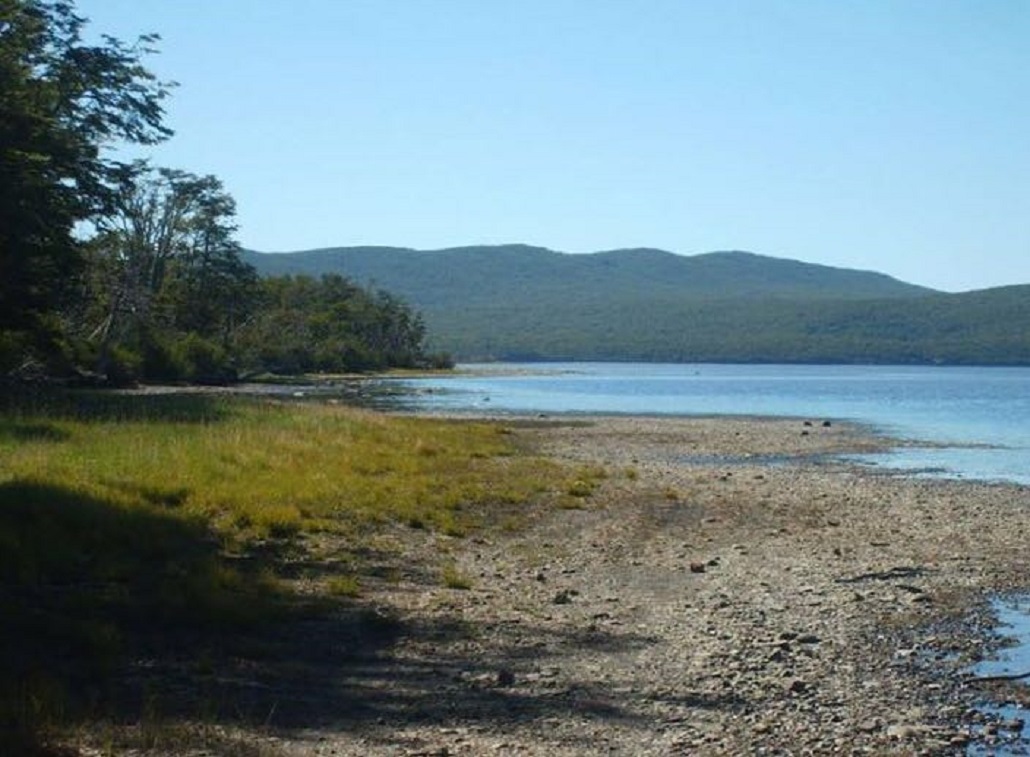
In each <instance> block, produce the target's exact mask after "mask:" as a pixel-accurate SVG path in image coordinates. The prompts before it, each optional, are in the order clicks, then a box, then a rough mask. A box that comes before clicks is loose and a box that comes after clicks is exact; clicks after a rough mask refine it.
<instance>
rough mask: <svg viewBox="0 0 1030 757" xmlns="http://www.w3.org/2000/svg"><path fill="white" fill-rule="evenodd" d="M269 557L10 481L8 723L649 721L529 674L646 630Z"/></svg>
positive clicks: (377, 726)
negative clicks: (275, 573)
mask: <svg viewBox="0 0 1030 757" xmlns="http://www.w3.org/2000/svg"><path fill="white" fill-rule="evenodd" d="M269 560H270V561H273V562H275V561H276V560H277V558H276V557H275V556H274V555H272V554H271V553H270V554H269ZM268 565H269V561H263V560H239V559H233V560H229V559H228V558H226V557H224V556H223V555H222V554H221V552H220V544H219V543H218V542H217V540H215V539H214V538H213V537H212V535H211V534H210V532H209V531H208V529H207V528H206V526H205V525H204V524H202V523H199V522H195V521H190V520H188V519H185V518H184V517H182V516H181V515H180V514H179V513H177V512H175V511H169V510H168V509H167V508H166V507H163V506H161V505H155V506H154V507H153V508H151V509H146V508H134V509H131V510H130V509H125V508H122V507H119V506H117V505H115V504H112V503H109V502H104V501H99V500H96V499H90V498H88V497H83V496H82V495H80V494H78V493H76V492H74V491H70V490H67V489H63V488H58V487H53V486H47V485H43V484H39V483H34V482H27V481H15V482H8V483H6V484H2V485H0V617H2V618H3V619H4V622H3V623H2V624H0V734H3V733H4V732H6V733H7V734H13V736H8V741H7V743H8V744H17V743H18V741H16V740H15V739H20V740H21V742H22V743H23V744H27V745H31V744H33V743H39V741H40V739H41V738H42V737H41V736H40V734H43V735H44V736H45V734H46V733H47V732H49V730H50V729H51V728H58V729H60V728H63V727H66V726H69V725H74V724H75V723H83V724H91V723H96V722H98V721H103V722H107V723H111V724H113V725H114V726H115V727H118V726H120V725H136V724H140V723H142V722H145V721H147V720H148V719H151V720H158V721H160V722H162V723H167V724H171V725H174V724H190V723H198V722H199V723H205V724H215V725H222V724H224V725H237V726H244V727H249V728H272V729H277V730H280V731H285V732H293V733H298V734H299V733H300V732H302V731H306V730H308V729H317V728H333V729H347V730H361V731H362V732H363V733H365V734H367V738H368V739H369V740H370V741H371V742H376V741H379V742H382V743H384V744H389V743H392V741H391V740H392V739H394V738H395V734H396V733H397V732H398V729H400V728H401V727H403V726H404V725H406V724H412V723H423V724H431V725H440V726H453V725H478V726H482V727H487V728H496V729H498V730H499V731H510V730H511V729H514V728H517V727H519V726H520V725H524V724H526V723H529V722H532V721H535V720H539V719H545V718H555V717H558V718H579V719H584V718H586V719H595V720H604V721H606V722H620V723H624V724H628V725H633V724H636V725H639V726H640V727H647V725H648V724H647V723H644V722H643V721H642V720H641V719H640V716H639V714H638V713H639V712H640V709H639V707H638V706H637V705H638V704H639V703H638V702H636V701H634V699H633V695H632V694H630V693H618V692H612V691H609V690H607V689H606V688H605V686H604V685H603V682H602V681H601V680H600V679H598V680H580V681H573V682H570V681H569V680H567V679H565V682H564V683H563V684H561V685H557V684H555V686H553V687H550V688H548V687H547V686H524V685H522V684H523V681H524V680H525V678H524V677H526V676H533V675H537V676H540V675H544V673H542V672H541V671H543V670H544V669H545V668H547V666H559V667H560V666H561V664H562V657H563V655H564V654H568V652H569V650H576V649H589V650H591V651H592V652H595V653H600V654H607V653H612V654H615V653H626V652H632V651H633V650H635V649H639V648H643V647H646V646H648V645H650V644H653V643H654V641H655V640H654V639H651V638H648V637H645V636H640V635H638V634H635V633H632V632H622V631H611V630H604V629H598V628H596V627H594V626H589V627H586V628H582V629H578V630H564V631H562V630H555V629H554V628H551V627H545V626H544V625H538V624H535V623H534V622H532V621H530V620H526V621H525V622H524V623H519V624H517V625H514V626H510V627H509V626H508V625H505V624H504V623H501V622H497V623H493V624H489V626H490V627H485V626H478V625H476V624H473V623H470V622H469V621H467V620H465V619H464V618H463V617H462V614H461V610H460V608H457V609H454V610H447V611H444V612H440V613H435V614H431V615H428V616H425V617H410V618H403V617H399V616H396V615H394V614H392V613H391V612H390V611H387V610H383V609H379V608H377V607H375V606H372V604H371V603H370V602H365V601H362V600H343V599H339V600H327V599H318V600H312V599H307V600H305V599H302V598H300V597H298V596H297V595H290V594H287V593H286V592H284V591H283V590H281V589H280V588H277V587H278V586H279V585H278V584H276V582H274V581H272V580H269V579H267V578H266V577H264V576H265V573H264V572H263V570H264V569H267V567H268ZM307 567H308V569H309V570H312V569H313V570H318V569H319V567H322V566H317V565H309V566H307ZM325 569H326V571H327V572H328V571H329V570H330V566H325ZM412 577H418V578H419V580H422V578H424V577H421V576H420V575H419V572H418V571H415V573H414V574H413V576H412ZM508 676H511V677H510V678H508V680H506V677H508ZM713 704H716V705H717V704H718V703H713ZM726 706H736V705H735V704H734V703H726ZM598 746H599V747H600V745H598ZM584 747H585V748H589V745H584ZM9 748H11V747H9ZM10 753H17V751H16V750H15V751H13V752H10Z"/></svg>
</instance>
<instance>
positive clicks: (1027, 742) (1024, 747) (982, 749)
mask: <svg viewBox="0 0 1030 757" xmlns="http://www.w3.org/2000/svg"><path fill="white" fill-rule="evenodd" d="M994 612H995V614H996V615H997V618H998V629H997V630H998V634H999V635H1000V636H1002V637H1004V638H1006V639H1007V640H1008V641H1009V644H1008V645H1007V646H1005V647H1004V648H1003V649H1001V650H1000V651H999V653H998V654H997V655H995V656H993V657H992V658H991V659H988V660H984V661H983V662H980V663H978V664H977V665H975V666H974V667H973V668H972V670H971V671H970V673H971V674H972V675H976V676H995V675H1021V674H1023V673H1030V596H1027V595H1024V596H1020V597H1015V598H1013V597H1009V598H1006V599H998V600H995V602H994ZM1024 680H1030V678H1028V679H1024ZM978 709H979V710H980V711H981V712H983V713H985V714H986V715H988V716H990V717H991V718H992V719H994V720H996V721H998V722H1000V723H1001V724H1002V726H1003V727H1001V728H998V732H997V735H996V736H994V737H993V738H995V739H997V743H994V744H983V743H979V742H977V743H974V744H973V745H971V746H970V747H969V749H968V750H967V754H968V755H976V756H977V757H979V756H980V755H1004V756H1005V757H1011V756H1012V755H1027V754H1030V710H1028V709H1026V708H1025V707H1022V706H1020V705H1018V704H1015V703H991V702H984V704H982V705H981V706H980V707H979V708H978ZM1019 721H1023V722H1024V723H1025V724H1026V725H1027V727H1026V728H1023V729H1020V728H1012V727H1004V726H1005V724H1015V723H1018V722H1019Z"/></svg>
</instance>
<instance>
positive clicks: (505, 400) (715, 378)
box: [403, 363, 1030, 484]
mask: <svg viewBox="0 0 1030 757" xmlns="http://www.w3.org/2000/svg"><path fill="white" fill-rule="evenodd" d="M461 369H462V371H463V375H460V376H454V377H441V378H435V377H434V378H428V379H415V380H405V381H404V382H403V385H404V387H405V388H406V389H408V390H410V391H411V393H412V394H411V396H410V398H409V401H410V402H411V403H412V404H413V405H414V406H416V407H418V408H419V409H423V410H448V411H478V412H482V411H484V410H490V411H493V412H501V413H503V412H519V413H525V412H529V413H629V414H660V415H713V414H716V415H724V414H730V415H777V416H794V417H802V418H812V419H824V418H830V419H840V420H851V421H858V422H861V423H865V424H869V425H871V426H873V427H875V428H877V429H878V430H880V431H882V432H884V433H886V434H889V435H891V436H894V437H898V438H903V439H911V440H919V441H922V442H926V443H927V446H925V447H920V446H916V447H904V448H899V449H898V450H896V451H894V452H892V453H891V454H889V455H887V456H871V457H865V458H863V459H862V460H863V462H866V463H868V464H870V465H880V466H883V467H884V468H891V469H901V470H906V471H909V472H910V473H913V474H919V475H946V476H953V477H963V478H975V479H985V480H1003V481H1014V482H1019V483H1025V484H1030V368H966V367H961V368H955V367H909V366H902V367H894V366H794V365H743V366H742V365H666V364H650V363H546V364H515V363H506V364H489V365H465V366H461Z"/></svg>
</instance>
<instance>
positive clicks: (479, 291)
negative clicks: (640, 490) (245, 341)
mask: <svg viewBox="0 0 1030 757" xmlns="http://www.w3.org/2000/svg"><path fill="white" fill-rule="evenodd" d="M244 257H245V259H246V260H247V262H249V263H251V264H252V265H254V266H255V267H256V268H257V270H258V271H259V273H261V274H262V275H279V274H306V275H311V276H318V275H321V274H323V273H339V274H342V275H344V276H347V277H348V278H350V279H352V280H354V281H356V282H358V283H360V284H363V285H366V286H367V285H371V286H375V287H378V288H382V289H385V290H387V291H390V292H392V293H394V294H396V295H398V296H400V297H402V298H404V299H405V300H406V301H408V302H409V303H411V304H412V305H413V306H414V307H416V308H417V309H419V310H420V311H422V312H423V314H424V315H425V318H426V321H427V325H428V326H429V331H430V335H431V342H432V347H433V348H434V349H442V350H447V351H450V352H451V353H452V354H454V355H455V357H457V358H458V359H539V360H560V359H580V360H590V359H605V360H671V361H709V362H711V361H732V362H750V361H756V362H901V363H911V362H929V363H934V362H944V363H1006V364H1026V363H1030V286H1028V287H1006V288H1002V289H998V290H984V291H982V292H970V293H965V294H958V295H951V294H944V293H941V292H937V291H935V290H933V289H929V288H926V287H920V286H916V285H914V284H909V283H905V282H902V281H899V280H897V279H894V278H892V277H890V276H887V275H885V274H882V273H876V272H872V271H857V270H851V269H845V268H833V267H829V266H822V265H816V264H812V263H803V262H799V261H795V260H788V259H783V258H774V257H768V256H764V255H758V254H755V253H750V252H741V251H730V252H712V253H705V254H701V255H693V256H683V255H677V254H675V253H671V252H667V251H664V250H656V249H649V248H640V249H622V250H610V251H605V252H597V253H589V254H568V253H561V252H555V251H552V250H549V249H546V248H542V247H532V246H529V245H519V244H511V245H495V246H470V247H455V248H448V249H442V250H431V251H420V250H414V249H410V248H400V247H340V248H327V249H320V250H307V251H301V252H292V253H257V252H247V253H245V256H244Z"/></svg>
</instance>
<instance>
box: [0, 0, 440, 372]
mask: <svg viewBox="0 0 1030 757" xmlns="http://www.w3.org/2000/svg"><path fill="white" fill-rule="evenodd" d="M85 26H86V20H85V19H84V18H82V17H81V16H79V15H77V14H76V13H75V11H74V8H73V5H72V3H70V2H59V1H57V0H0V375H3V374H4V373H8V372H11V371H12V370H21V369H24V368H25V366H33V367H41V369H42V370H43V371H44V372H45V373H48V374H53V373H55V372H57V373H66V374H69V373H73V374H76V375H79V376H85V375H87V374H88V375H89V376H91V377H93V378H94V379H95V380H109V381H116V382H119V381H129V380H135V379H154V380H168V379H175V380H193V381H226V380H232V379H233V378H234V377H236V376H237V375H238V374H239V373H240V372H241V371H255V372H256V371H265V370H289V371H299V370H323V371H324V370H334V371H345V370H346V371H350V370H365V369H369V368H386V367H391V366H395V365H404V366H409V365H416V364H419V363H420V362H422V361H424V360H425V356H424V355H423V344H422V342H423V339H424V336H425V329H424V327H423V324H422V320H421V317H420V316H419V315H418V314H416V313H414V312H413V311H411V310H410V309H409V308H408V306H407V305H405V304H404V303H402V302H401V301H400V300H398V299H396V298H395V297H393V296H392V295H389V294H386V293H384V292H379V291H371V290H365V289H362V288H360V287H358V286H356V285H354V284H352V283H351V282H350V281H349V280H347V279H344V278H342V277H339V276H335V277H326V278H324V279H322V280H319V281H316V280H313V279H290V278H284V279H281V280H269V281H263V282H262V281H259V279H258V277H257V274H256V272H255V271H254V269H253V268H252V267H251V266H250V265H249V264H247V263H246V262H244V261H243V260H242V257H241V250H240V245H239V243H238V242H237V241H236V238H235V235H236V222H235V216H236V204H235V202H234V200H233V198H232V196H231V195H230V194H229V193H228V192H227V191H226V190H225V188H224V186H223V185H222V182H221V181H220V180H219V179H218V178H217V177H215V176H205V175H196V174H193V173H189V172H186V171H182V170H176V169H170V168H155V167H153V166H151V165H149V164H148V163H147V162H145V161H132V162H125V161H119V160H117V159H115V158H114V157H112V151H111V148H112V147H114V146H116V145H119V144H121V145H124V144H136V145H152V144H155V143H158V142H160V141H162V140H164V139H167V138H168V137H170V136H171V134H172V132H171V130H170V129H169V128H168V127H167V126H165V125H164V122H163V116H164V100H165V98H166V97H167V96H168V94H169V91H170V87H171V85H170V84H169V83H165V82H160V81H158V80H157V79H156V78H155V76H154V75H153V74H152V73H151V72H150V71H149V70H147V68H146V67H145V66H144V65H143V61H144V58H145V57H146V56H148V55H149V54H151V53H153V52H155V50H154V44H155V43H156V42H157V41H158V37H157V36H156V35H152V34H151V35H143V36H141V37H139V38H138V39H137V40H136V41H135V42H133V43H132V44H128V45H127V44H125V43H123V42H121V41H119V40H117V39H115V38H113V37H110V36H102V37H101V38H100V40H101V41H100V43H99V44H87V43H86V42H84V38H83V31H84V28H85Z"/></svg>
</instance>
